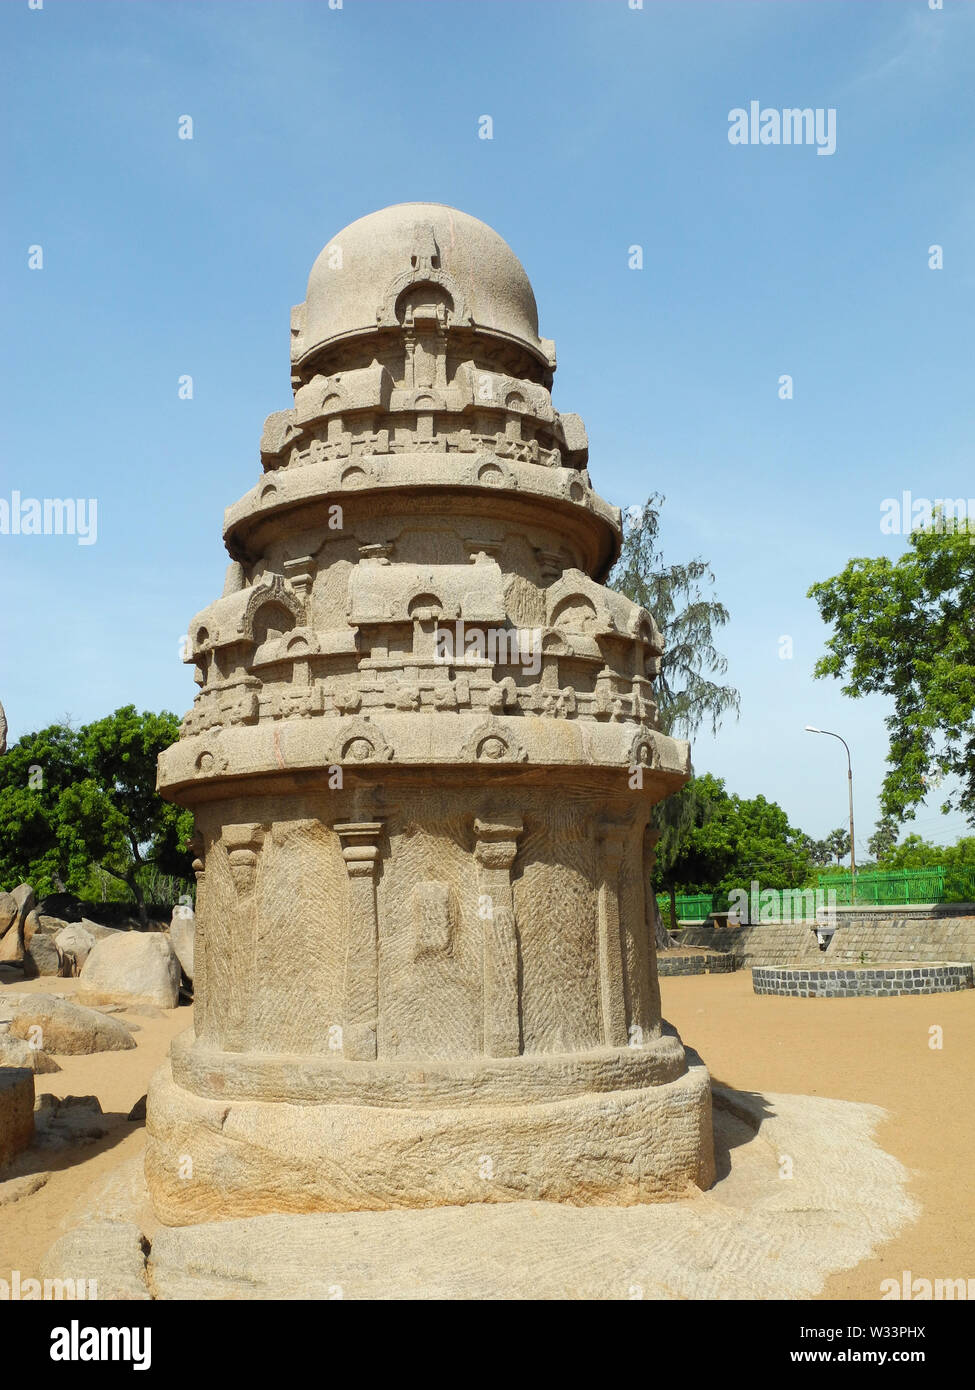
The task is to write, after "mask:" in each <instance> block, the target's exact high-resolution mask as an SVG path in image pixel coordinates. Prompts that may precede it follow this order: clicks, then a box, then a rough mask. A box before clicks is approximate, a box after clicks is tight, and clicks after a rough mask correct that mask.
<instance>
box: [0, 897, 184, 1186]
mask: <svg viewBox="0 0 975 1390" xmlns="http://www.w3.org/2000/svg"><path fill="white" fill-rule="evenodd" d="M53 901H56V900H53ZM50 905H52V900H50V899H48V900H45V901H44V902H41V903H38V902H37V899H36V896H35V894H34V890H33V888H32V887H31V885H30V884H29V883H22V884H20V885H19V886H18V887H17V888H15V889H14V890H13V892H11V893H0V966H2V967H3V970H2V973H0V980H2V979H6V981H7V984H8V988H6V989H5V990H4V991H3V992H2V993H0V1166H3V1165H5V1164H6V1163H7V1162H8V1161H9V1160H10V1159H12V1158H13V1156H14V1155H15V1154H17V1153H20V1152H21V1151H23V1150H24V1149H26V1148H27V1147H28V1146H29V1145H32V1144H34V1145H39V1146H40V1147H47V1148H50V1147H52V1146H53V1147H58V1146H60V1145H62V1144H63V1143H68V1142H78V1141H79V1140H85V1139H90V1140H94V1139H96V1138H98V1137H100V1136H101V1135H102V1134H103V1133H104V1132H105V1131H104V1126H103V1122H102V1121H101V1119H100V1114H101V1108H100V1106H99V1104H98V1101H97V1099H95V1098H94V1097H81V1098H79V1097H65V1098H63V1099H61V1100H58V1099H57V1098H56V1097H54V1096H49V1095H41V1096H39V1097H37V1099H36V1101H35V1092H34V1077H35V1076H36V1075H41V1074H47V1073H51V1072H59V1071H60V1070H61V1067H60V1064H59V1063H58V1061H57V1060H56V1058H57V1057H59V1056H60V1057H65V1056H67V1057H73V1056H79V1055H85V1054H89V1053H94V1052H121V1051H127V1050H129V1049H131V1048H134V1047H135V1045H136V1044H135V1039H134V1038H133V1036H132V1035H133V1033H134V1032H136V1031H138V1024H135V1023H129V1022H127V1021H125V1020H123V1019H122V1018H119V1017H117V1015H118V1014H120V1013H121V1012H122V1011H124V1010H125V1009H126V1008H130V1007H131V1008H134V1009H136V1010H137V1011H138V1012H140V1013H142V1014H153V1013H156V1012H158V1011H160V1010H162V1009H172V1008H175V1007H176V1005H177V1004H178V1003H179V1000H180V995H181V993H182V994H189V993H191V991H192V980H193V937H194V926H195V923H194V918H193V913H192V911H191V910H190V909H188V908H185V907H177V908H176V909H175V911H174V913H173V921H172V924H171V927H170V929H169V930H167V931H163V932H138V931H126V930H122V929H118V928H113V927H105V926H102V925H101V924H99V923H98V922H93V921H90V920H89V919H88V918H85V917H82V918H81V920H80V921H76V922H68V921H65V920H64V919H63V918H61V917H57V916H55V915H53V913H50V912H47V911H45V908H46V907H48V906H50ZM38 976H53V977H58V976H61V977H65V978H77V979H78V980H79V988H78V989H77V992H76V993H75V994H74V995H73V997H72V998H70V999H68V998H65V997H64V996H63V995H60V994H56V993H30V992H26V991H25V992H22V993H21V992H18V991H17V989H16V984H15V980H16V978H17V977H20V978H22V979H36V978H37V977H38ZM10 986H13V987H10ZM132 1118H138V1117H137V1116H135V1115H134V1114H133V1116H132ZM27 1176H29V1175H25V1177H24V1180H25V1181H26V1177H27ZM8 1180H9V1175H6V1174H5V1182H4V1183H3V1184H0V1186H2V1187H6V1186H7V1185H8ZM18 1182H19V1179H18ZM18 1190H19V1189H18ZM25 1191H26V1189H25ZM21 1195H23V1194H21Z"/></svg>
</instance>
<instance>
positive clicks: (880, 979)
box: [752, 964, 972, 999]
mask: <svg viewBox="0 0 975 1390" xmlns="http://www.w3.org/2000/svg"><path fill="white" fill-rule="evenodd" d="M752 987H753V989H754V990H755V993H756V994H784V995H788V996H790V997H792V998H796V999H848V998H853V997H861V996H864V995H877V996H890V995H895V994H948V993H953V992H954V991H956V990H960V989H971V988H972V967H971V966H970V965H962V964H955V965H914V966H903V967H897V966H894V967H892V968H889V969H875V970H871V969H870V968H869V967H868V966H866V967H863V968H861V969H846V970H843V969H839V970H801V969H799V970H787V969H783V968H782V967H779V966H755V967H754V968H753V970H752Z"/></svg>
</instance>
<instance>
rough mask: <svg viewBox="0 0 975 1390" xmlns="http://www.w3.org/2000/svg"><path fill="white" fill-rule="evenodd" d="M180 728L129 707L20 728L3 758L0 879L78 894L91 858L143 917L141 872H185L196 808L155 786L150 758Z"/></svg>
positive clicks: (170, 718) (170, 719)
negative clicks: (80, 722) (79, 722)
mask: <svg viewBox="0 0 975 1390" xmlns="http://www.w3.org/2000/svg"><path fill="white" fill-rule="evenodd" d="M178 733H179V720H178V719H177V717H176V715H174V714H170V713H168V712H163V713H161V714H150V713H143V714H139V713H137V711H136V710H135V707H134V706H132V705H127V706H125V707H124V708H123V709H119V710H116V711H115V713H114V714H111V715H109V716H108V717H107V718H106V719H100V720H96V721H95V723H93V724H88V725H85V726H84V727H82V728H79V729H72V728H71V727H70V725H68V724H66V723H65V724H61V725H53V726H52V727H51V728H49V729H44V730H42V731H41V732H40V733H37V734H26V735H25V736H24V737H23V738H22V739H20V740H19V741H18V742H17V743H16V744H15V745H14V746H13V748H11V749H10V750H9V752H7V753H6V754H5V755H4V756H3V757H2V758H0V881H2V882H3V883H4V884H5V885H6V886H7V887H8V888H9V887H13V886H14V884H16V883H19V882H21V881H22V880H29V881H30V882H31V883H33V885H34V887H35V889H36V890H37V892H39V893H41V894H43V893H46V892H51V891H53V890H55V889H68V890H70V891H72V892H83V891H84V889H85V888H86V886H87V885H88V883H89V882H90V879H91V871H92V868H93V866H94V867H98V868H100V869H102V870H103V871H104V872H105V873H107V874H110V875H111V876H112V877H113V878H115V879H117V880H119V881H120V882H121V883H123V884H125V885H126V886H127V888H128V890H129V891H130V893H131V894H132V897H133V898H134V900H135V903H136V905H137V908H138V912H139V918H140V921H141V922H142V923H143V925H145V924H146V922H147V914H146V907H145V892H144V886H143V885H144V879H145V875H146V872H147V871H150V870H151V869H153V868H155V869H158V870H159V871H161V872H162V873H166V874H173V875H174V876H176V877H180V878H185V877H186V876H187V875H188V873H189V869H190V857H189V854H188V852H187V850H186V844H187V841H188V839H189V836H190V835H191V834H192V825H193V818H192V815H191V814H190V813H189V812H188V811H185V810H182V809H180V808H179V807H177V806H174V805H172V804H171V803H170V802H166V801H163V800H162V798H161V797H160V796H158V794H157V793H156V790H155V787H156V759H157V757H158V756H159V754H160V753H161V752H162V751H163V749H165V748H168V747H169V745H170V744H171V743H173V742H174V741H175V739H176V737H177V735H178Z"/></svg>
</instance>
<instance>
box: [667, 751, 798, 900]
mask: <svg viewBox="0 0 975 1390" xmlns="http://www.w3.org/2000/svg"><path fill="white" fill-rule="evenodd" d="M687 796H688V800H690V801H691V802H692V804H693V805H694V807H695V811H694V813H693V815H692V817H691V823H690V824H689V825H688V826H687V827H686V828H685V829H684V830H683V833H681V834H680V835H679V836H678V838H677V844H676V851H675V854H674V858H673V862H672V864H671V866H670V867H669V868H667V867H663V868H661V867H658V869H657V871H656V873H655V882H656V883H657V884H658V886H659V887H660V888H661V889H664V888H669V887H670V884H671V883H674V884H675V885H676V887H677V889H678V890H679V891H680V892H683V893H710V892H717V893H718V894H719V895H720V894H727V893H729V892H730V891H731V889H733V888H747V887H748V886H749V885H750V884H751V883H752V882H753V881H757V882H758V884H759V885H760V887H761V888H762V889H763V890H764V889H767V888H775V889H779V890H781V889H785V888H799V887H802V886H803V885H804V884H806V883H808V882H809V880H810V878H811V874H812V863H811V860H810V857H809V844H810V841H809V837H808V836H807V835H804V834H803V833H802V831H801V830H797V829H796V828H795V827H794V826H792V825H790V824H789V818H788V816H787V815H786V813H785V812H784V811H783V809H782V807H781V806H779V805H777V803H776V802H774V801H768V800H766V798H765V797H764V796H756V797H752V798H745V797H741V796H738V795H736V794H734V793H729V792H728V791H726V789H725V784H724V781H723V780H722V779H721V778H719V777H712V776H711V775H710V774H709V773H708V774H705V775H704V776H702V777H695V778H694V779H693V780H692V781H691V783H690V784H689V786H688V789H687Z"/></svg>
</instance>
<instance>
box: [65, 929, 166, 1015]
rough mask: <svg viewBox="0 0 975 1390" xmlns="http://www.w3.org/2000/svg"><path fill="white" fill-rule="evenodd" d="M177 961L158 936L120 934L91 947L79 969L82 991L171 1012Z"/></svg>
mask: <svg viewBox="0 0 975 1390" xmlns="http://www.w3.org/2000/svg"><path fill="white" fill-rule="evenodd" d="M179 969H180V967H179V961H178V960H177V958H176V953H175V951H174V950H173V948H172V945H171V944H170V941H169V938H168V936H165V935H164V934H162V933H161V932H120V933H118V934H116V935H114V936H110V937H104V938H103V939H102V940H101V941H96V942H95V945H94V946H93V947H92V950H91V952H90V954H89V956H88V959H87V960H86V961H85V963H84V965H83V966H82V969H81V980H82V987H83V990H84V991H86V992H92V993H97V994H110V995H111V996H112V997H113V998H115V999H120V1000H123V1001H128V1002H130V1003H140V1004H155V1005H157V1006H158V1007H159V1008H162V1009H174V1008H175V1007H176V1004H177V1001H178V999H179Z"/></svg>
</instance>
